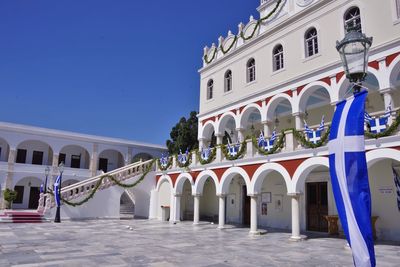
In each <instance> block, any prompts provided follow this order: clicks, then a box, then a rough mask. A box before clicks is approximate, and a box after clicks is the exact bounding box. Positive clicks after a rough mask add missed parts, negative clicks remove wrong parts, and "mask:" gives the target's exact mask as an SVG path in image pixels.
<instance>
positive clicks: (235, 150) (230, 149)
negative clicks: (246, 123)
mask: <svg viewBox="0 0 400 267" xmlns="http://www.w3.org/2000/svg"><path fill="white" fill-rule="evenodd" d="M226 149H227V150H228V154H229V155H230V156H231V157H234V156H236V155H237V153H238V152H239V149H240V143H239V140H238V141H237V143H236V144H234V145H231V144H230V143H229V142H228V145H227V146H226Z"/></svg>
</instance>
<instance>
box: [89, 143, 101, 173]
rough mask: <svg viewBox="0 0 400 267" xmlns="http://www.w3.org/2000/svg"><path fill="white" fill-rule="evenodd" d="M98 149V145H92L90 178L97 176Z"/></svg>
mask: <svg viewBox="0 0 400 267" xmlns="http://www.w3.org/2000/svg"><path fill="white" fill-rule="evenodd" d="M98 149H99V145H98V144H93V150H92V157H91V159H90V172H91V174H92V176H96V174H97V162H98Z"/></svg>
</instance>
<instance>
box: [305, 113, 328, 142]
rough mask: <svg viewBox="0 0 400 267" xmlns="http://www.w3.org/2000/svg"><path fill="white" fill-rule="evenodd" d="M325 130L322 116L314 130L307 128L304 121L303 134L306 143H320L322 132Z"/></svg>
mask: <svg viewBox="0 0 400 267" xmlns="http://www.w3.org/2000/svg"><path fill="white" fill-rule="evenodd" d="M324 129H325V122H324V116H322V119H321V123H320V124H319V126H318V128H317V129H316V130H313V129H311V128H310V127H308V125H307V122H306V121H304V133H305V134H306V135H307V138H308V141H310V142H312V143H313V144H317V143H318V142H319V141H321V136H322V131H323V130H324Z"/></svg>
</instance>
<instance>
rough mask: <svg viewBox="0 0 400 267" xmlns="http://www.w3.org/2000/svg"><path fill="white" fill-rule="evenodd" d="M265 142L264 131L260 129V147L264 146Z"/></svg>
mask: <svg viewBox="0 0 400 267" xmlns="http://www.w3.org/2000/svg"><path fill="white" fill-rule="evenodd" d="M264 142H265V138H264V133H263V131H260V136H259V137H258V147H263V146H264Z"/></svg>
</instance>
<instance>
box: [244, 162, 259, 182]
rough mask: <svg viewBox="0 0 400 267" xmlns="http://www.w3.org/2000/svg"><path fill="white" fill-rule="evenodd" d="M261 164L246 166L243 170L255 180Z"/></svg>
mask: <svg viewBox="0 0 400 267" xmlns="http://www.w3.org/2000/svg"><path fill="white" fill-rule="evenodd" d="M260 166H261V164H252V165H246V166H243V167H242V168H243V169H244V170H245V171H246V173H247V175H248V176H249V177H250V180H251V178H253V175H254V173H255V172H256V171H257V169H258V167H260Z"/></svg>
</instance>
